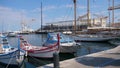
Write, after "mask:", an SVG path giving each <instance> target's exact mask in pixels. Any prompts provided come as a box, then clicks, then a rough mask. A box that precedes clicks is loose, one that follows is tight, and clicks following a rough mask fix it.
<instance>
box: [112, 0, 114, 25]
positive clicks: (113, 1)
mask: <svg viewBox="0 0 120 68" xmlns="http://www.w3.org/2000/svg"><path fill="white" fill-rule="evenodd" d="M112 7H113V10H112V24H114V0H112Z"/></svg>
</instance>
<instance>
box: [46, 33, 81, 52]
mask: <svg viewBox="0 0 120 68" xmlns="http://www.w3.org/2000/svg"><path fill="white" fill-rule="evenodd" d="M55 35H56V33H48V36H49V37H50V38H51V39H54V40H57V37H56V36H55ZM80 45H81V44H80V43H79V44H77V43H76V42H75V41H74V40H73V39H72V38H70V37H69V36H67V35H64V34H62V33H60V53H75V52H77V50H78V49H79V48H80Z"/></svg>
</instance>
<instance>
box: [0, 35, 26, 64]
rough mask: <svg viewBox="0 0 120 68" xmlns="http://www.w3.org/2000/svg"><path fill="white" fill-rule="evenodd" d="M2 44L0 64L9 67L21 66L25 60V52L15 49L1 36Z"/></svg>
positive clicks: (0, 45)
mask: <svg viewBox="0 0 120 68" xmlns="http://www.w3.org/2000/svg"><path fill="white" fill-rule="evenodd" d="M1 41H2V42H1V44H0V62H1V63H3V64H7V65H18V64H19V65H20V64H22V62H23V60H24V55H25V51H23V50H21V49H20V48H19V46H18V48H13V47H12V46H11V45H10V44H9V43H8V40H7V37H6V36H3V35H1Z"/></svg>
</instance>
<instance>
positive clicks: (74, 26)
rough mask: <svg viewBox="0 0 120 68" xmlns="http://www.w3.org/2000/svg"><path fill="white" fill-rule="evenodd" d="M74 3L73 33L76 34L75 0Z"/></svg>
mask: <svg viewBox="0 0 120 68" xmlns="http://www.w3.org/2000/svg"><path fill="white" fill-rule="evenodd" d="M73 2H74V33H75V34H76V0H73Z"/></svg>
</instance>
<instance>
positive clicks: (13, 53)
mask: <svg viewBox="0 0 120 68" xmlns="http://www.w3.org/2000/svg"><path fill="white" fill-rule="evenodd" d="M15 52H16V51H15ZM15 52H14V53H13V54H12V56H11V59H10V60H9V62H8V65H7V66H6V68H8V67H9V65H10V63H11V61H12V59H13V58H12V57H13V56H14V54H15Z"/></svg>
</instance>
